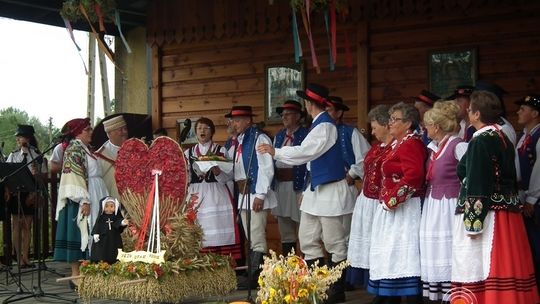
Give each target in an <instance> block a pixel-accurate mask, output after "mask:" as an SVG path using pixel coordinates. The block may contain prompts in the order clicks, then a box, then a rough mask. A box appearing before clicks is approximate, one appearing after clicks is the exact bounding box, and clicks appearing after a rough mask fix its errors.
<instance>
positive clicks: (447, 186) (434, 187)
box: [427, 138, 462, 200]
mask: <svg viewBox="0 0 540 304" xmlns="http://www.w3.org/2000/svg"><path fill="white" fill-rule="evenodd" d="M460 142H462V139H461V138H454V139H452V141H450V142H448V143H447V144H446V148H445V150H444V153H443V154H442V155H440V156H439V158H437V159H436V160H433V161H432V160H430V162H433V167H432V172H433V175H432V176H431V180H430V181H429V184H428V190H427V191H428V193H431V197H433V198H434V199H438V200H440V199H442V198H443V196H446V197H447V198H457V197H458V196H459V188H460V186H461V185H460V182H459V178H458V176H457V164H458V160H457V159H456V157H455V156H454V151H455V149H456V146H457V144H459V143H460Z"/></svg>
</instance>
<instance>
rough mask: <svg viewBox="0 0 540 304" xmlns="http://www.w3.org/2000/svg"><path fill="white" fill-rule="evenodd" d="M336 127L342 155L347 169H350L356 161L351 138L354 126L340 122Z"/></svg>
mask: <svg viewBox="0 0 540 304" xmlns="http://www.w3.org/2000/svg"><path fill="white" fill-rule="evenodd" d="M336 128H337V131H338V142H339V146H340V148H341V155H342V156H343V161H344V162H345V169H346V170H349V169H350V168H351V166H352V165H354V164H355V163H356V158H355V157H354V150H353V147H352V140H351V138H352V134H353V131H354V127H351V126H348V125H345V124H339V125H337V126H336Z"/></svg>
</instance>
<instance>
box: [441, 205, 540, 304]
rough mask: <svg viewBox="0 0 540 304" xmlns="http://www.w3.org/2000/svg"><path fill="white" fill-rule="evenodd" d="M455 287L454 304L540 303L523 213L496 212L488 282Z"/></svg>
mask: <svg viewBox="0 0 540 304" xmlns="http://www.w3.org/2000/svg"><path fill="white" fill-rule="evenodd" d="M452 285H453V287H454V288H453V289H452V301H451V303H468V304H469V303H470V304H484V303H485V304H491V303H504V304H538V303H540V299H539V297H538V290H537V288H536V280H535V275H534V267H533V262H532V256H531V249H530V247H529V243H528V240H527V234H526V232H525V225H524V224H523V218H522V215H521V213H515V212H507V211H497V212H495V227H494V236H493V247H492V250H491V266H490V270H489V276H488V278H487V279H486V280H485V281H481V282H475V283H453V284H452ZM474 298H476V301H475V300H474ZM460 301H461V302H460Z"/></svg>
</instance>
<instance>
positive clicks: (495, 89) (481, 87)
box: [474, 80, 508, 100]
mask: <svg viewBox="0 0 540 304" xmlns="http://www.w3.org/2000/svg"><path fill="white" fill-rule="evenodd" d="M474 90H475V91H488V92H491V93H493V94H495V95H497V97H499V99H500V100H502V98H503V96H504V94H508V92H506V91H505V90H504V89H503V88H501V87H500V86H499V85H497V84H495V83H491V82H489V81H485V80H478V81H477V82H476V85H475V86H474Z"/></svg>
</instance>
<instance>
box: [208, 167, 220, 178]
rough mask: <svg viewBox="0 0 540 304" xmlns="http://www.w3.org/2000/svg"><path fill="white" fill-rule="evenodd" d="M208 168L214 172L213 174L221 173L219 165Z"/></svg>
mask: <svg viewBox="0 0 540 304" xmlns="http://www.w3.org/2000/svg"><path fill="white" fill-rule="evenodd" d="M210 170H212V173H214V176H218V175H220V174H221V169H220V168H219V166H214V167H212V168H211V169H210Z"/></svg>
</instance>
